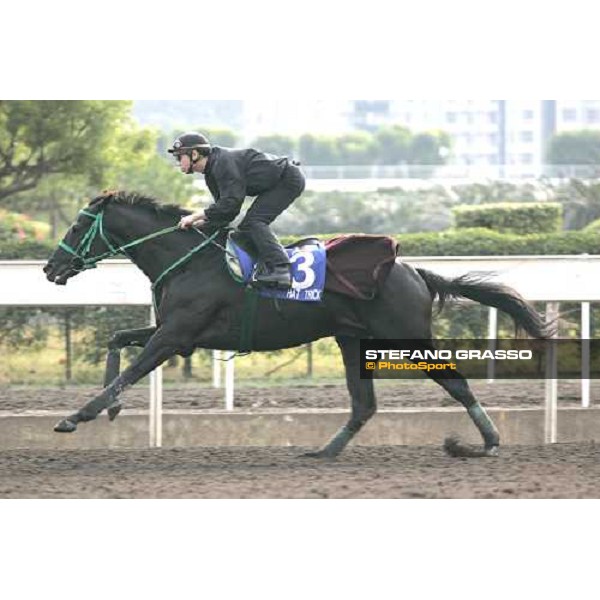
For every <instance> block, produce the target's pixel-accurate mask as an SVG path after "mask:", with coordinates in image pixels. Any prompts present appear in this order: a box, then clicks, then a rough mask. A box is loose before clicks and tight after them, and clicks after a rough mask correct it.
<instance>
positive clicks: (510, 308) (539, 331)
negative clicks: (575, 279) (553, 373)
mask: <svg viewBox="0 0 600 600" xmlns="http://www.w3.org/2000/svg"><path fill="white" fill-rule="evenodd" d="M417 272H418V273H419V275H420V276H421V277H422V278H423V279H424V280H425V283H426V284H427V287H428V288H429V292H430V294H431V299H432V300H435V298H436V296H437V297H438V298H439V310H440V311H441V310H442V308H443V307H444V302H445V301H446V299H447V298H457V297H459V296H462V297H463V298H469V300H475V302H480V303H481V304H485V305H486V306H493V307H494V308H497V309H499V310H501V311H503V312H505V313H507V314H508V315H510V316H511V317H512V318H513V321H514V322H515V325H516V326H517V328H520V327H522V328H523V329H525V331H526V332H527V333H528V334H529V335H531V336H532V337H536V338H543V339H547V338H550V337H552V336H553V335H554V333H555V332H556V321H552V322H550V323H545V322H544V320H543V319H542V317H541V316H540V315H539V314H538V312H537V311H536V310H535V309H534V308H533V306H531V304H529V302H527V300H525V298H523V297H522V296H521V295H520V294H519V293H518V292H516V291H515V290H513V289H512V288H511V287H509V286H507V285H504V284H502V283H496V282H493V281H487V278H489V276H490V275H489V274H487V273H477V272H469V273H467V274H466V275H461V276H460V277H455V278H453V279H448V278H446V277H442V276H441V275H438V274H437V273H433V272H431V271H428V270H427V269H417Z"/></svg>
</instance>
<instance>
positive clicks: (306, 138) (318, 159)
mask: <svg viewBox="0 0 600 600" xmlns="http://www.w3.org/2000/svg"><path fill="white" fill-rule="evenodd" d="M298 155H299V157H300V160H301V161H302V162H303V163H306V164H307V165H337V164H339V162H340V160H339V151H338V148H337V145H336V139H335V138H334V137H331V136H325V135H314V134H312V133H305V134H304V135H301V136H300V138H299V140H298Z"/></svg>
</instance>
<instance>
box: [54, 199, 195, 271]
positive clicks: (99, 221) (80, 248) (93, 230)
mask: <svg viewBox="0 0 600 600" xmlns="http://www.w3.org/2000/svg"><path fill="white" fill-rule="evenodd" d="M79 214H80V215H84V216H86V217H89V218H90V219H92V222H91V224H90V227H89V228H88V230H87V231H86V233H85V235H84V236H83V238H82V239H81V241H80V242H79V244H78V245H77V247H76V248H72V247H71V246H69V245H68V244H67V243H65V242H64V241H61V242H60V243H59V244H58V246H59V248H62V249H63V250H65V251H66V252H68V253H69V254H72V255H73V259H72V261H71V266H72V267H73V268H74V269H75V270H76V271H85V270H87V269H94V268H95V267H96V265H97V263H99V262H100V261H101V260H104V259H105V258H111V257H112V256H116V255H117V254H125V256H128V254H127V252H126V250H127V249H128V248H133V247H134V246H138V245H139V244H142V243H144V242H147V241H148V240H151V239H153V238H155V237H159V236H161V235H165V234H166V233H171V232H173V231H176V230H177V229H179V225H173V226H171V227H165V229H161V230H159V231H155V232H154V233H150V234H149V235H145V236H143V237H141V238H137V239H135V240H133V241H131V242H129V243H127V244H123V245H122V246H116V245H115V244H113V243H112V242H111V241H110V239H109V237H108V235H107V234H106V232H105V231H104V210H100V211H99V212H98V213H91V212H88V211H87V210H80V211H79ZM203 235H204V234H203ZM98 236H100V238H101V239H102V241H103V242H104V244H105V245H106V247H107V248H108V250H107V251H106V252H103V253H102V254H99V255H96V256H90V251H91V248H92V245H93V243H94V241H95V239H96V238H97V237H98Z"/></svg>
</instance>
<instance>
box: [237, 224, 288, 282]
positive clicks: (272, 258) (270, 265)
mask: <svg viewBox="0 0 600 600" xmlns="http://www.w3.org/2000/svg"><path fill="white" fill-rule="evenodd" d="M247 231H248V232H249V233H250V236H251V238H252V241H253V242H254V244H255V246H256V249H257V250H258V255H259V263H260V266H258V267H257V269H256V270H255V272H254V275H253V277H252V281H253V282H254V283H255V284H256V285H257V286H265V287H275V288H277V289H283V290H286V289H289V288H290V287H291V285H292V274H291V265H290V260H289V258H288V256H287V254H286V252H285V250H284V248H283V246H282V245H281V244H280V243H279V240H278V239H277V237H276V236H275V234H274V233H273V232H272V231H271V229H270V228H269V226H268V225H267V224H266V223H260V222H259V223H252V224H251V225H250V227H248V229H247Z"/></svg>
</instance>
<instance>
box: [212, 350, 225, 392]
mask: <svg viewBox="0 0 600 600" xmlns="http://www.w3.org/2000/svg"><path fill="white" fill-rule="evenodd" d="M221 363H222V361H221V351H220V350H213V387H214V388H220V387H221V370H222V368H223V365H222V364H221Z"/></svg>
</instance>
